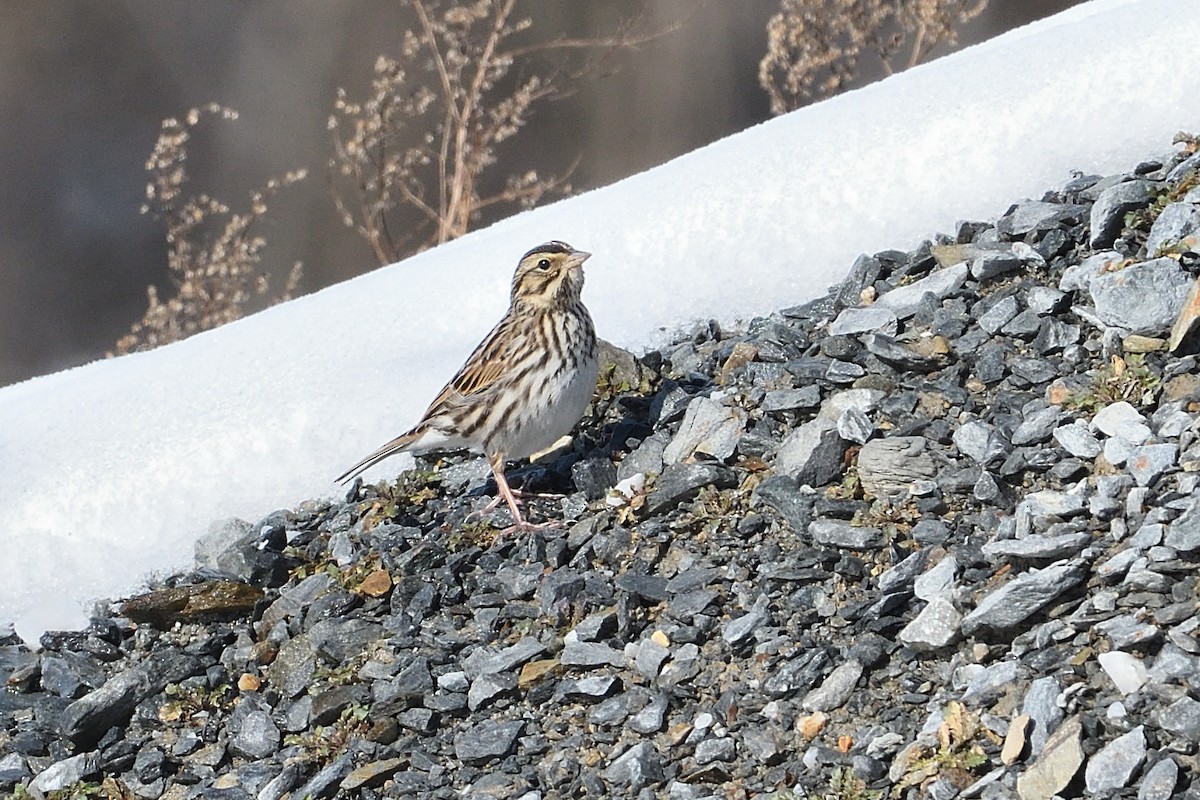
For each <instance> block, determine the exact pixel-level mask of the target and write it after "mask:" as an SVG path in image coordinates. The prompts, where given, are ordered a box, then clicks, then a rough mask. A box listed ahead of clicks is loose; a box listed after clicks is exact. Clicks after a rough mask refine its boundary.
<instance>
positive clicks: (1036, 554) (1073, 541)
mask: <svg viewBox="0 0 1200 800" xmlns="http://www.w3.org/2000/svg"><path fill="white" fill-rule="evenodd" d="M1091 541H1092V537H1091V536H1090V535H1088V534H1086V533H1063V534H1060V535H1058V536H1038V535H1036V534H1035V535H1032V536H1026V537H1025V538H1024V539H1001V540H998V541H991V542H988V543H987V544H985V545H984V546H983V554H984V555H985V556H987V557H989V558H997V559H999V558H1009V559H1011V558H1020V559H1031V560H1035V561H1036V560H1042V561H1047V560H1053V559H1059V558H1067V557H1069V556H1073V555H1076V554H1077V553H1079V552H1080V551H1082V550H1083V548H1085V547H1087V546H1088V545H1089V544H1090V543H1091Z"/></svg>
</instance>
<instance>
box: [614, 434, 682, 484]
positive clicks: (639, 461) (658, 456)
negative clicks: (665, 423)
mask: <svg viewBox="0 0 1200 800" xmlns="http://www.w3.org/2000/svg"><path fill="white" fill-rule="evenodd" d="M670 441H671V432H670V431H668V430H666V429H665V428H664V429H662V430H658V431H655V432H654V433H653V434H651V435H650V436H647V437H646V438H645V439H644V440H642V443H641V444H640V445H638V446H637V447H636V448H634V450H633V452H632V453H630V454H629V455H627V456H625V458H624V460H622V461H621V463H620V464H618V465H617V480H618V481H623V480H626V479H628V478H630V477H632V476H634V475H637V474H639V473H641V474H642V475H651V474H653V475H658V474H659V473H661V472H662V471H663V452H664V451H665V450H666V449H667V444H669V443H670Z"/></svg>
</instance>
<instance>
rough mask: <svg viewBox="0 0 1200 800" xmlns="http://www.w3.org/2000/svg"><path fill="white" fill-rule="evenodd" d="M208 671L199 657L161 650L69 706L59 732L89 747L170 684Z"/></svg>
mask: <svg viewBox="0 0 1200 800" xmlns="http://www.w3.org/2000/svg"><path fill="white" fill-rule="evenodd" d="M204 668H205V663H204V661H203V660H201V659H200V658H199V657H197V656H194V655H191V654H188V653H185V652H183V651H180V650H176V649H173V648H167V649H164V650H160V651H159V652H158V653H157V654H156V656H155V658H154V659H153V660H151V661H149V662H146V663H143V664H139V665H137V666H135V667H130V668H128V669H126V670H124V671H122V672H118V673H117V674H116V675H113V676H112V677H111V678H109V679H108V681H107V682H105V684H104V685H103V686H101V687H100V688H99V689H96V690H94V691H91V692H89V693H88V694H85V695H84V696H83V697H81V698H79V699H78V700H76V701H75V702H73V703H71V704H70V705H69V706H67V707H66V709H64V710H63V713H62V715H61V717H60V718H59V730H60V732H61V733H62V735H63V736H65V737H67V738H68V739H70V740H71V741H72V742H74V743H75V744H76V745H79V746H81V747H86V746H88V745H90V744H92V743H94V742H95V741H96V740H97V739H99V738H100V736H101V735H103V734H104V732H105V731H107V730H108V729H109V728H110V727H112V726H114V725H123V724H124V723H125V722H126V721H128V719H129V717H130V715H131V714H132V713H133V709H134V708H135V707H136V706H137V704H138V703H140V702H142V701H143V700H145V699H146V698H148V697H150V696H151V695H154V694H157V693H158V692H160V691H162V689H163V687H164V686H166V685H167V684H168V683H178V682H179V681H182V680H183V679H184V678H188V677H191V676H192V675H196V674H199V673H201V672H203V671H204Z"/></svg>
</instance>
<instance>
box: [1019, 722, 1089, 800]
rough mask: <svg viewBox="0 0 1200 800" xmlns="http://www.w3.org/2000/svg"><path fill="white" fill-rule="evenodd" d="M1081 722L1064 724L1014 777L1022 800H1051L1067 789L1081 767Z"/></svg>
mask: <svg viewBox="0 0 1200 800" xmlns="http://www.w3.org/2000/svg"><path fill="white" fill-rule="evenodd" d="M1082 734H1083V724H1082V720H1081V719H1080V717H1079V716H1078V715H1076V716H1073V717H1071V718H1070V719H1068V720H1066V721H1065V722H1063V723H1062V724H1061V725H1059V726H1058V728H1057V729H1056V730H1055V731H1054V732H1053V733H1052V734H1051V735H1050V737H1049V738H1048V739H1047V740H1046V744H1045V746H1044V747H1043V749H1042V752H1041V755H1039V756H1038V757H1037V759H1036V760H1034V762H1033V763H1032V764H1030V765H1029V766H1028V767H1027V768H1026V769H1025V771H1024V772H1023V773H1021V774H1020V775H1019V776H1018V777H1017V796H1018V797H1020V798H1021V800H1050V799H1051V798H1052V797H1054V796H1055V795H1057V794H1059V793H1060V792H1061V791H1062V790H1063V789H1065V788H1066V786H1067V784H1069V783H1070V782H1071V779H1072V778H1074V777H1075V774H1076V773H1077V772H1079V767H1080V765H1082V764H1083V745H1082V742H1081V741H1080V740H1081V737H1082Z"/></svg>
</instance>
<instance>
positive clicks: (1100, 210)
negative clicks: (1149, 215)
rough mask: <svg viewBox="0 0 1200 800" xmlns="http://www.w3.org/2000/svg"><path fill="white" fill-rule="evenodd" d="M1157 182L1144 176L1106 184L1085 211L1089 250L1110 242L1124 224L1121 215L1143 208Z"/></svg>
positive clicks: (1154, 190) (1152, 193)
mask: <svg viewBox="0 0 1200 800" xmlns="http://www.w3.org/2000/svg"><path fill="white" fill-rule="evenodd" d="M1156 193H1157V185H1156V184H1154V183H1151V182H1150V181H1145V180H1132V181H1127V182H1125V183H1118V184H1117V185H1115V186H1110V187H1108V188H1107V189H1105V190H1104V191H1102V192H1101V193H1100V196H1099V197H1097V198H1096V202H1095V203H1094V204H1093V205H1092V210H1091V213H1090V215H1089V222H1090V225H1091V239H1090V242H1089V243H1090V244H1091V246H1092V249H1093V250H1098V249H1100V248H1102V247H1108V246H1110V245H1111V244H1112V243H1113V242H1114V241H1116V238H1117V236H1118V235H1120V233H1121V229H1122V228H1124V227H1125V215H1126V214H1127V213H1129V212H1130V211H1134V210H1136V209H1139V208H1145V207H1146V206H1148V205H1150V203H1151V202H1152V201H1153V200H1154V197H1155V195H1156Z"/></svg>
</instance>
